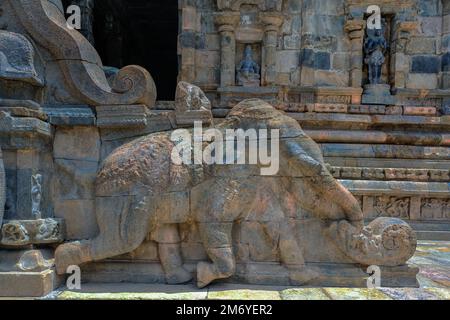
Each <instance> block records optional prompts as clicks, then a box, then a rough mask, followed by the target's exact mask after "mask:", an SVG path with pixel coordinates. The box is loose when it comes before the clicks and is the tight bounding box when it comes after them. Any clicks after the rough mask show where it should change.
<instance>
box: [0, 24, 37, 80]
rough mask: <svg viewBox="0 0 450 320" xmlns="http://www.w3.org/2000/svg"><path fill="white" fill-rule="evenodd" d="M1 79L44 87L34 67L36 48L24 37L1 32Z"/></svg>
mask: <svg viewBox="0 0 450 320" xmlns="http://www.w3.org/2000/svg"><path fill="white" fill-rule="evenodd" d="M0 78H4V79H8V80H20V81H25V82H29V83H31V84H33V85H38V86H41V85H43V80H42V79H41V78H40V77H39V76H38V74H37V72H36V69H35V66H34V48H33V46H32V44H31V43H30V41H29V40H28V39H27V38H26V37H24V36H23V35H21V34H18V33H14V32H9V31H4V30H0Z"/></svg>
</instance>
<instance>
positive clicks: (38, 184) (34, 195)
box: [31, 174, 42, 219]
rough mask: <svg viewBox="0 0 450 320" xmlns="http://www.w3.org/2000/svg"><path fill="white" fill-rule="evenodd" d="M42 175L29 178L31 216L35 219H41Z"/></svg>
mask: <svg viewBox="0 0 450 320" xmlns="http://www.w3.org/2000/svg"><path fill="white" fill-rule="evenodd" d="M41 201H42V175H40V174H36V175H34V176H31V206H32V207H31V214H32V215H33V217H34V218H35V219H41V217H42V213H41Z"/></svg>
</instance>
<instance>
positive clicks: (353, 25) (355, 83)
mask: <svg viewBox="0 0 450 320" xmlns="http://www.w3.org/2000/svg"><path fill="white" fill-rule="evenodd" d="M365 27H366V22H365V21H364V20H349V21H347V23H346V24H345V32H347V34H348V37H349V38H350V42H351V56H350V58H351V64H350V68H351V70H350V86H351V87H353V88H360V87H361V86H362V74H363V71H362V68H363V41H364V30H365Z"/></svg>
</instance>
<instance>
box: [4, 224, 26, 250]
mask: <svg viewBox="0 0 450 320" xmlns="http://www.w3.org/2000/svg"><path fill="white" fill-rule="evenodd" d="M29 241H30V237H29V234H28V231H27V230H26V229H25V227H24V226H23V225H22V224H21V223H20V222H19V221H12V222H8V223H5V224H4V225H3V227H2V244H4V245H25V244H27V243H29Z"/></svg>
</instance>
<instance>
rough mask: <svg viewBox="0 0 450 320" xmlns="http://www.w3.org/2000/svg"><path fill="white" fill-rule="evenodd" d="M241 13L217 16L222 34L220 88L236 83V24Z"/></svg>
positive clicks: (225, 13)
mask: <svg viewBox="0 0 450 320" xmlns="http://www.w3.org/2000/svg"><path fill="white" fill-rule="evenodd" d="M239 18H240V15H239V12H223V13H219V14H218V15H216V24H217V25H218V26H219V33H220V50H221V53H220V86H221V87H229V86H234V85H235V83H236V37H235V34H234V31H235V27H236V24H237V23H238V22H239Z"/></svg>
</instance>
